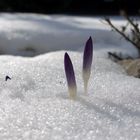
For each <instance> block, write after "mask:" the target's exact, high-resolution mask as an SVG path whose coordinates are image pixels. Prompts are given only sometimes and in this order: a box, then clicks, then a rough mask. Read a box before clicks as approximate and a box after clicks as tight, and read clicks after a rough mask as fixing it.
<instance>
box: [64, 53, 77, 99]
mask: <svg viewBox="0 0 140 140" xmlns="http://www.w3.org/2000/svg"><path fill="white" fill-rule="evenodd" d="M64 67H65V74H66V78H67V84H68V91H69V95H70V98H71V99H75V97H76V93H77V86H76V80H75V74H74V69H73V65H72V62H71V59H70V57H69V55H68V54H67V53H65V56H64Z"/></svg>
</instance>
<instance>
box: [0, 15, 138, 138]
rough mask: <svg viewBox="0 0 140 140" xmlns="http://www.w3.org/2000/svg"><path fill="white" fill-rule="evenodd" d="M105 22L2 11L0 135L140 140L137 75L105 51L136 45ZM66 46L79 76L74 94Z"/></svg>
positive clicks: (132, 51) (126, 52)
mask: <svg viewBox="0 0 140 140" xmlns="http://www.w3.org/2000/svg"><path fill="white" fill-rule="evenodd" d="M102 20H103V18H102V17H101V18H100V17H76V16H74V17H73V16H63V15H59V16H56V15H53V16H45V15H37V14H5V13H2V14H0V53H1V54H5V55H1V56H0V140H10V139H12V140H138V139H140V86H139V85H140V80H139V79H138V78H134V77H132V76H128V75H127V74H126V72H125V71H124V69H123V68H122V67H121V66H119V65H118V64H116V63H114V62H112V61H111V60H110V59H109V58H108V57H107V52H108V51H112V52H122V53H123V54H124V55H131V56H136V55H137V51H136V50H135V49H134V48H133V46H132V45H131V44H129V43H128V42H126V41H125V40H123V39H122V38H121V37H120V36H119V35H118V34H117V33H114V32H111V31H110V28H109V27H108V26H107V25H105V24H104V23H103V22H102ZM113 20H114V22H115V23H116V24H117V25H120V23H124V22H125V21H123V20H122V19H121V18H118V17H117V18H114V19H113ZM89 36H91V37H92V39H93V47H94V51H93V64H92V73H91V77H90V80H89V85H88V94H87V95H85V94H84V87H83V81H82V62H83V60H82V58H83V50H84V45H85V42H86V40H87V39H88V38H89ZM66 51H67V52H68V54H69V55H70V57H71V59H72V62H73V65H74V69H75V74H76V81H77V88H78V89H77V90H78V93H77V98H76V99H75V100H70V99H69V94H68V91H67V90H68V89H67V82H66V77H65V72H64V54H65V52H66ZM8 54H11V55H8ZM38 54H39V55H38ZM14 55H16V56H14ZM23 56H24V57H23ZM25 56H35V57H25ZM7 75H8V76H9V77H10V78H11V80H10V79H8V80H7V81H5V77H6V76H7Z"/></svg>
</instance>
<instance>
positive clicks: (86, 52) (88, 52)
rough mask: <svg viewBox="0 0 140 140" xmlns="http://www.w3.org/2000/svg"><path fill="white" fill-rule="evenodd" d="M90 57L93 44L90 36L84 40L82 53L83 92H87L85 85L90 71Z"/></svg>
mask: <svg viewBox="0 0 140 140" xmlns="http://www.w3.org/2000/svg"><path fill="white" fill-rule="evenodd" d="M92 57H93V44H92V38H91V37H90V38H89V39H88V40H87V42H86V45H85V50H84V55H83V81H84V89H85V93H87V86H88V81H89V78H90V73H91V65H92Z"/></svg>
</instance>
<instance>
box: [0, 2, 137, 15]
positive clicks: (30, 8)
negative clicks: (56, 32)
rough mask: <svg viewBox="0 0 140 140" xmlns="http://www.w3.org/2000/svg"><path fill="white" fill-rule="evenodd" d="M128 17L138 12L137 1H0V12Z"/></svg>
mask: <svg viewBox="0 0 140 140" xmlns="http://www.w3.org/2000/svg"><path fill="white" fill-rule="evenodd" d="M120 10H125V11H126V12H127V13H128V14H129V15H130V14H131V15H137V14H139V12H140V6H139V2H138V0H0V12H30V13H43V14H71V15H107V14H108V15H117V14H119V11H120Z"/></svg>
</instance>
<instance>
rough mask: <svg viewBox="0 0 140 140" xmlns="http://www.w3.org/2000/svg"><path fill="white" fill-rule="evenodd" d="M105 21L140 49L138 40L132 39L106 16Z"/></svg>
mask: <svg viewBox="0 0 140 140" xmlns="http://www.w3.org/2000/svg"><path fill="white" fill-rule="evenodd" d="M105 21H106V22H107V23H108V24H109V25H110V26H111V28H112V29H114V30H115V31H116V32H118V33H119V34H120V35H122V36H123V37H124V38H125V39H126V40H127V41H129V42H131V43H132V44H133V45H134V46H135V47H136V48H137V49H138V50H139V51H140V46H139V45H138V44H137V43H136V42H134V41H133V40H131V39H130V38H129V37H128V36H127V35H126V34H125V33H124V32H122V31H120V30H119V29H118V28H117V27H115V26H114V25H113V24H112V22H111V21H110V19H109V18H105Z"/></svg>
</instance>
